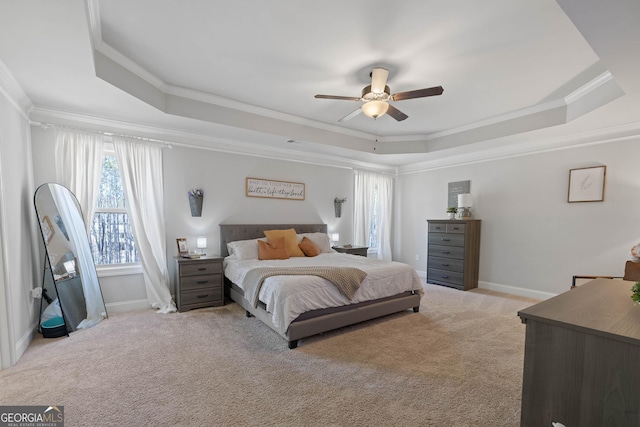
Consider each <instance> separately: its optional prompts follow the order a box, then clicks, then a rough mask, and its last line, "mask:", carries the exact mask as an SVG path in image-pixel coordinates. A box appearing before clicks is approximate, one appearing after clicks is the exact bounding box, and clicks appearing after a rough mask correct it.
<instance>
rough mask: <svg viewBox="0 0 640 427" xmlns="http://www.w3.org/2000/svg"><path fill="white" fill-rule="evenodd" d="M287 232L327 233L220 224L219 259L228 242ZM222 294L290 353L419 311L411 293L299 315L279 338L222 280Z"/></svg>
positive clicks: (317, 227) (266, 317)
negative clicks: (319, 338)
mask: <svg viewBox="0 0 640 427" xmlns="http://www.w3.org/2000/svg"><path fill="white" fill-rule="evenodd" d="M289 228H293V229H295V230H296V233H298V234H301V233H317V232H320V233H326V232H327V225H326V224H220V254H221V255H222V256H227V255H229V252H228V251H227V243H228V242H233V241H236V240H249V239H256V238H259V237H264V230H284V229H289ZM225 294H226V295H228V296H229V297H230V298H231V299H232V300H233V301H235V302H236V303H237V304H239V305H240V306H241V307H242V308H244V309H245V311H246V312H247V316H248V317H251V316H255V317H257V318H258V319H260V321H262V322H263V323H264V324H266V325H267V326H269V327H270V328H271V329H273V330H274V331H276V332H277V333H278V334H279V335H280V336H282V337H283V338H284V339H285V340H287V341H288V343H289V348H290V349H293V348H296V347H297V346H298V340H300V339H303V338H307V337H310V336H313V335H317V334H320V333H323V332H327V331H331V330H333V329H338V328H342V327H344V326H348V325H353V324H355V323H360V322H364V321H366V320H371V319H375V318H378V317H382V316H386V315H389V314H392V313H397V312H400V311H404V310H408V309H410V308H412V309H413V311H414V312H416V313H417V312H418V311H419V309H420V295H419V294H417V293H414V292H413V291H407V292H403V293H402V294H398V295H395V296H392V297H387V298H383V299H378V300H373V301H366V302H362V303H358V304H351V305H348V306H344V307H336V308H328V309H322V310H313V311H310V312H307V313H303V314H302V315H300V316H299V317H298V318H297V319H296V320H294V321H293V322H291V325H289V329H288V330H287V332H286V333H285V334H282V333H280V332H279V331H278V330H277V329H276V327H275V326H274V324H273V322H272V321H271V315H270V314H269V313H267V312H266V310H265V309H264V307H263V306H259V307H257V308H255V307H253V305H252V304H251V303H250V302H249V301H248V300H246V299H245V298H244V294H243V292H242V290H241V289H240V288H238V287H237V286H235V285H234V284H233V283H231V282H230V281H229V280H228V279H227V278H226V277H225Z"/></svg>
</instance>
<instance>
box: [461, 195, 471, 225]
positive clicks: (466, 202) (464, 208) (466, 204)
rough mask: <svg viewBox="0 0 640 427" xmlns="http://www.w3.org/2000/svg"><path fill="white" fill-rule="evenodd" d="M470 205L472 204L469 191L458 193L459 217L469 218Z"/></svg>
mask: <svg viewBox="0 0 640 427" xmlns="http://www.w3.org/2000/svg"><path fill="white" fill-rule="evenodd" d="M471 206H473V197H472V196H471V193H462V194H458V217H459V218H460V219H471V211H470V210H469V208H471Z"/></svg>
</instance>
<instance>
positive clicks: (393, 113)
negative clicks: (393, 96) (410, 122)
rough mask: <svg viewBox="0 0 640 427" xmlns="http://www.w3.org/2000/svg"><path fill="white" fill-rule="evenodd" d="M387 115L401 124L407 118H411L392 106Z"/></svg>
mask: <svg viewBox="0 0 640 427" xmlns="http://www.w3.org/2000/svg"><path fill="white" fill-rule="evenodd" d="M387 114H388V115H390V116H391V117H393V118H394V119H396V120H397V121H399V122H401V121H403V120H404V119H406V118H407V117H409V116H407V115H406V114H405V113H403V112H402V111H400V110H398V109H397V108H396V107H394V106H393V105H391V104H389V109H388V110H387Z"/></svg>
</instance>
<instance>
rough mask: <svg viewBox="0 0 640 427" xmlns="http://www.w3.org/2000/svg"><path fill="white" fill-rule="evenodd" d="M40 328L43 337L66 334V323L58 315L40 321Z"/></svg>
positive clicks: (56, 336)
mask: <svg viewBox="0 0 640 427" xmlns="http://www.w3.org/2000/svg"><path fill="white" fill-rule="evenodd" d="M41 329H42V336H43V337H45V338H58V337H61V336H64V335H67V325H65V324H64V319H63V318H62V317H60V316H56V317H52V318H51V319H49V320H46V321H44V322H42V325H41Z"/></svg>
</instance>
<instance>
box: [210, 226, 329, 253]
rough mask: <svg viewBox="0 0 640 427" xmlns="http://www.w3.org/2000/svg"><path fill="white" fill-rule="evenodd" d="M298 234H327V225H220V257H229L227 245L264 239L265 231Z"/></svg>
mask: <svg viewBox="0 0 640 427" xmlns="http://www.w3.org/2000/svg"><path fill="white" fill-rule="evenodd" d="M289 228H293V229H294V230H296V233H298V234H301V233H326V232H327V224H220V255H221V256H223V257H225V256H227V255H229V251H228V250H227V243H229V242H235V241H237V240H250V239H258V238H260V237H264V230H288V229H289Z"/></svg>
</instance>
